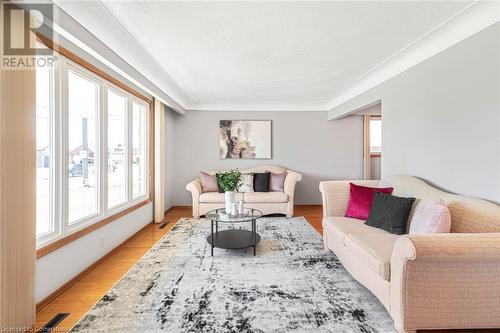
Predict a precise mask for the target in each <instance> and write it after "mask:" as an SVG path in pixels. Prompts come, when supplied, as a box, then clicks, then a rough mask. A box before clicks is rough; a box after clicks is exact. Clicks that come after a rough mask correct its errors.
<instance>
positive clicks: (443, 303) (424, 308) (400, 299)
mask: <svg viewBox="0 0 500 333" xmlns="http://www.w3.org/2000/svg"><path fill="white" fill-rule="evenodd" d="M390 283H391V287H390V290H391V305H390V311H391V315H392V317H393V319H394V323H395V325H396V327H397V328H398V329H400V330H403V329H404V330H416V329H440V328H441V329H453V328H492V327H500V302H498V299H500V233H483V234H481V233H470V234H467V233H460V234H458V233H453V234H432V235H406V236H402V237H400V238H399V239H398V240H397V241H396V244H395V245H394V249H393V253H392V258H391V281H390Z"/></svg>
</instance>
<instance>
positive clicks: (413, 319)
mask: <svg viewBox="0 0 500 333" xmlns="http://www.w3.org/2000/svg"><path fill="white" fill-rule="evenodd" d="M352 182H353V183H355V184H359V185H363V186H371V187H385V186H393V187H394V193H393V194H394V195H397V196H407V197H415V198H417V200H416V202H415V204H414V208H415V206H416V205H418V202H419V199H430V198H442V199H443V200H444V201H445V202H446V204H447V206H448V208H449V210H450V213H451V219H452V226H451V233H449V234H432V235H402V236H398V235H393V234H390V233H387V232H385V231H383V230H381V229H377V228H373V227H369V226H366V225H365V224H364V223H363V221H360V220H356V219H351V218H347V217H344V215H345V212H346V208H347V202H348V199H349V181H326V182H321V183H320V191H321V193H322V197H323V240H324V245H325V249H327V250H331V251H333V252H334V253H335V254H336V255H337V257H338V258H339V260H340V261H341V262H342V264H343V265H344V267H345V268H346V269H347V270H348V271H349V273H351V275H352V276H353V277H354V278H355V279H356V280H358V281H359V282H360V283H362V284H363V285H364V286H365V287H366V288H368V289H369V290H370V291H371V292H372V293H373V294H374V295H375V296H376V297H377V298H378V299H379V300H380V302H381V303H382V304H383V305H384V306H385V308H386V309H387V311H388V312H389V313H390V315H391V316H392V318H393V319H394V324H395V327H396V329H397V330H398V331H400V332H415V331H416V330H418V329H461V328H464V329H465V328H476V329H477V328H498V327H500V206H497V205H495V204H493V203H490V202H488V201H485V200H480V199H475V198H470V197H465V196H459V195H452V194H449V193H446V192H443V191H440V190H438V189H435V188H433V187H431V186H429V185H427V184H426V183H424V182H423V181H421V180H419V179H417V178H415V177H410V176H396V177H390V178H386V179H384V180H382V181H380V182H379V181H352ZM411 218H412V214H411V215H410V218H409V221H411Z"/></svg>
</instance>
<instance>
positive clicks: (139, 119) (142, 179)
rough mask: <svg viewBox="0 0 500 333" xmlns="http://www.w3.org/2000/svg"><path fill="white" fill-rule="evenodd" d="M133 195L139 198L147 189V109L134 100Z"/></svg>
mask: <svg viewBox="0 0 500 333" xmlns="http://www.w3.org/2000/svg"><path fill="white" fill-rule="evenodd" d="M132 110H133V112H132V168H133V173H132V196H133V198H139V197H141V196H144V195H146V191H147V181H148V179H147V178H148V172H147V157H148V154H147V135H146V133H147V128H148V123H147V118H148V117H147V109H146V106H145V105H144V104H141V103H137V102H135V101H134V102H133V107H132Z"/></svg>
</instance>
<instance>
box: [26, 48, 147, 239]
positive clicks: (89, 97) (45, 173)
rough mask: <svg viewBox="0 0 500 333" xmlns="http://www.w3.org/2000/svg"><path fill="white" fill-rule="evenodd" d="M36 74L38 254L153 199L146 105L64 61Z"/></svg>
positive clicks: (101, 79)
mask: <svg viewBox="0 0 500 333" xmlns="http://www.w3.org/2000/svg"><path fill="white" fill-rule="evenodd" d="M58 59H59V60H58V61H56V63H55V66H54V68H50V67H43V68H42V67H40V68H38V69H37V82H36V83H37V85H36V148H37V151H36V154H37V156H36V161H37V169H36V170H37V172H36V177H37V179H36V194H37V202H36V204H37V210H36V218H37V220H36V221H37V240H38V246H41V245H45V244H48V243H50V242H51V241H53V240H56V239H59V238H61V237H64V236H66V235H68V234H70V233H72V232H74V231H77V230H79V229H81V228H83V227H85V226H87V225H90V224H92V223H95V222H98V221H100V220H101V219H103V218H105V217H107V216H111V215H112V214H115V213H117V212H119V211H120V210H122V209H125V208H127V207H130V206H132V205H134V204H135V203H137V202H139V201H141V200H144V199H146V198H147V197H148V191H149V189H148V181H147V180H148V179H149V163H148V158H149V151H148V138H149V134H148V133H149V128H148V117H149V115H148V110H149V108H148V103H146V102H145V101H143V100H141V99H139V98H137V97H135V96H134V95H132V94H130V93H129V92H126V91H124V90H122V89H120V88H119V87H116V86H114V85H113V84H112V83H110V82H108V81H106V80H105V79H103V78H102V77H100V76H98V75H96V74H94V73H92V72H90V71H88V70H86V69H85V68H84V67H82V66H80V65H78V64H76V63H74V62H72V61H70V60H69V59H67V58H65V57H63V56H60V57H58Z"/></svg>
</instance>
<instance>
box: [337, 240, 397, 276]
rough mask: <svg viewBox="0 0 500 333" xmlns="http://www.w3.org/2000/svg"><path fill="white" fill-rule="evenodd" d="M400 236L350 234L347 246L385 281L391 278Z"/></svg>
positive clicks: (346, 242)
mask: <svg viewBox="0 0 500 333" xmlns="http://www.w3.org/2000/svg"><path fill="white" fill-rule="evenodd" d="M398 238H399V236H398V235H394V234H390V233H356V232H353V233H348V234H347V235H346V237H345V241H344V242H345V246H346V248H347V249H348V250H350V251H351V252H353V253H354V254H355V255H356V256H357V257H358V258H359V259H360V260H361V261H362V262H363V263H364V264H366V266H367V267H369V268H370V269H371V270H372V271H374V272H375V273H376V274H378V275H379V276H380V277H381V278H383V279H384V280H387V281H389V280H390V278H391V255H392V249H393V248H394V244H395V243H396V240H397V239H398Z"/></svg>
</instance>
